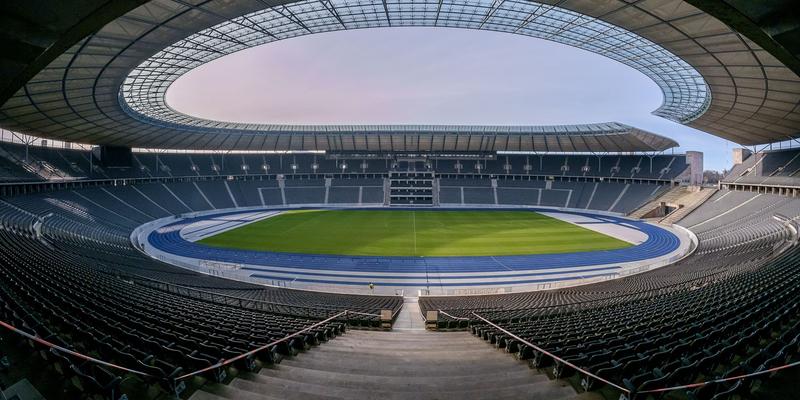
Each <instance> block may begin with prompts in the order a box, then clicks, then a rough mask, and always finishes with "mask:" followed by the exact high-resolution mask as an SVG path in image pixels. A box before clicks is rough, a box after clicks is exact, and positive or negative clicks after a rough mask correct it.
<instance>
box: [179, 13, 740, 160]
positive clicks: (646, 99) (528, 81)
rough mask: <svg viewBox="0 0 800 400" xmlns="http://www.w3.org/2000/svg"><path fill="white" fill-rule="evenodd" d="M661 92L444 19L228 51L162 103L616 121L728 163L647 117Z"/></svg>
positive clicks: (257, 114)
mask: <svg viewBox="0 0 800 400" xmlns="http://www.w3.org/2000/svg"><path fill="white" fill-rule="evenodd" d="M662 100H663V95H662V93H661V90H660V89H659V88H658V86H656V84H655V83H653V81H651V80H650V79H649V78H647V77H646V76H644V75H643V74H641V73H640V72H638V71H636V70H634V69H632V68H630V67H627V66H625V65H623V64H621V63H618V62H616V61H613V60H611V59H608V58H605V57H603V56H600V55H597V54H594V53H591V52H587V51H584V50H580V49H576V48H574V47H570V46H566V45H562V44H558V43H553V42H549V41H546V40H541V39H534V38H530V37H525V36H520V35H512V34H506V33H496V32H486V31H475V30H465V29H448V28H409V27H403V28H374V29H364V30H352V31H339V32H328V33H321V34H315V35H309V36H303V37H299V38H293V39H287V40H282V41H279V42H275V43H270V44H266V45H262V46H258V47H255V48H251V49H248V50H244V51H241V52H238V53H234V54H231V55H228V56H224V57H222V58H219V59H217V60H215V61H212V62H210V63H208V64H206V65H203V66H201V67H199V68H197V69H195V70H192V71H190V72H189V73H187V74H186V75H184V76H182V77H181V78H179V79H178V80H177V81H176V82H175V83H174V84H173V85H172V86H171V87H170V89H169V90H168V91H167V103H168V104H169V105H170V106H172V107H173V108H175V109H176V110H178V111H181V112H183V113H187V114H190V115H194V116H197V117H202V118H209V119H216V120H223V121H235V122H251V123H287V124H478V125H551V124H581V123H593V122H609V121H616V122H621V123H625V124H628V125H631V126H634V127H637V128H640V129H644V130H647V131H650V132H653V133H656V134H659V135H662V136H666V137H669V138H672V139H674V140H676V141H677V142H678V143H680V144H681V147H680V148H677V149H675V151H676V152H683V151H687V150H695V151H702V152H703V153H704V161H705V168H706V169H714V170H721V169H723V168H729V167H730V164H731V152H732V149H734V148H735V147H738V146H737V145H736V144H735V143H733V142H730V141H727V140H724V139H721V138H718V137H716V136H712V135H709V134H707V133H704V132H701V131H698V130H695V129H692V128H689V127H685V126H682V125H680V124H676V123H673V122H670V121H668V120H666V119H663V118H661V117H657V116H654V115H652V114H651V112H652V111H654V110H655V109H656V108H658V107H659V105H660V104H661V102H662Z"/></svg>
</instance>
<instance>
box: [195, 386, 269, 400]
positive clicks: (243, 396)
mask: <svg viewBox="0 0 800 400" xmlns="http://www.w3.org/2000/svg"><path fill="white" fill-rule="evenodd" d="M264 392H265V391H264V390H262V391H261V393H258V392H250V391H246V390H241V389H238V388H236V387H233V386H232V385H222V384H213V385H206V386H203V390H198V391H196V392H194V394H192V396H191V397H189V400H220V399H234V400H282V399H281V397H275V396H271V395H267V394H265V393H264Z"/></svg>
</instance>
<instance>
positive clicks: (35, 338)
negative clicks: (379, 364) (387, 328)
mask: <svg viewBox="0 0 800 400" xmlns="http://www.w3.org/2000/svg"><path fill="white" fill-rule="evenodd" d="M439 311H440V312H441V313H442V314H444V315H447V316H449V317H451V318H455V319H468V318H463V317H453V316H451V315H449V314H447V313H446V312H444V311H441V310H439ZM347 314H356V315H368V316H377V317H380V315H378V314H369V313H363V312H356V311H348V310H344V311H342V312H340V313H338V314H336V315H333V316H331V317H328V318H326V319H324V320H322V321H319V322H317V323H314V324H312V325H309V326H308V327H306V328H303V329H301V330H299V331H297V332H294V333H292V334H290V335H287V336H285V337H283V338H280V339H277V340H274V341H272V342H270V343H268V344H265V345H263V346H261V347H258V348H256V349H253V350H250V351H248V352H246V353H242V354H239V355H238V356H235V357H232V358H229V359H226V360H222V361H220V362H218V363H216V364H214V365H211V366H208V367H206V368H202V369H200V370H197V371H194V372H190V373H188V374H184V375H181V376H178V377H177V378H174V379H172V381H173V383H174V382H177V381H183V380H184V379H187V378H191V377H193V376H196V375H200V374H203V373H205V372H208V371H213V370H215V369H218V368H222V367H225V366H227V365H230V364H232V363H234V362H236V361H239V360H241V359H243V358H246V357H250V356H252V355H254V354H256V353H259V352H262V351H264V350H267V349H269V348H271V347H273V346H276V345H278V344H280V343H283V342H285V341H287V340H290V339H292V338H295V337H297V336H299V335H302V334H303V333H305V332H308V331H310V330H312V329H314V328H316V327H319V326H321V325H325V324H327V323H329V322H331V321H333V320H336V319H339V318H342V317H344V316H346V315H347ZM472 315H474V316H475V317H476V318H478V319H479V320H481V321H483V322H485V323H486V324H488V325H490V326H492V327H493V328H495V329H497V330H499V331H501V332H503V333H505V334H506V335H508V336H509V337H511V338H513V339H514V340H516V341H518V342H520V343H522V344H525V345H526V346H529V347H531V348H533V349H535V350H536V351H539V352H541V353H542V354H545V355H547V356H548V357H551V358H552V359H554V360H556V361H558V362H560V363H562V364H564V365H566V366H568V367H570V368H573V369H574V370H576V371H578V372H580V373H582V374H584V375H586V376H588V377H591V378H594V379H596V380H598V381H600V382H603V383H605V384H607V385H609V386H611V387H613V388H615V389H617V390H619V391H621V392H623V394H624V395H625V398H633V397H634V396H637V395H644V394H656V393H666V392H671V391H674V390H682V389H694V388H698V387H702V386H706V385H710V384H716V383H725V382H732V381H739V380H744V379H748V378H753V377H756V376H761V375H766V374H772V373H775V372H777V371H780V370H784V369H789V368H793V367H796V366H800V361H795V362H793V363H789V364H785V365H781V366H777V367H773V368H768V369H764V370H759V371H756V372H752V373H747V374H742V375H736V376H731V377H726V378H719V379H712V380H709V381H703V382H696V383H690V384H686V385H678V386H670V387H665V388H661V389H649V390H642V391H636V390H631V389H627V388H624V387H622V386H620V385H618V384H616V383H614V382H611V381H609V380H608V379H605V378H602V377H600V376H598V375H595V374H593V373H591V372H589V371H587V370H585V369H583V368H581V367H579V366H577V365H575V364H573V363H571V362H569V361H567V360H565V359H563V358H561V357H558V356H556V355H555V354H553V353H551V352H549V351H547V350H545V349H543V348H541V347H539V346H536V345H535V344H533V343H531V342H529V341H527V340H525V339H523V338H521V337H519V336H517V335H515V334H513V333H511V332H509V331H508V330H506V329H504V328H502V327H500V326H499V325H497V324H495V323H493V322H492V321H489V320H488V319H486V318H484V317H482V316H480V315H479V314H477V313H475V312H472ZM0 326H2V327H3V328H5V329H8V330H10V331H12V332H14V333H16V334H19V335H21V336H23V337H25V338H26V339H29V340H32V341H34V342H36V343H39V344H41V345H43V346H46V347H48V348H51V349H55V350H58V351H60V352H63V353H65V354H69V355H71V356H73V357H77V358H79V359H82V360H85V361H89V362H93V363H96V364H99V365H103V366H106V367H109V368H113V369H116V370H120V371H125V372H128V373H131V374H134V375H139V376H145V377H151V378H159V379H163V378H161V377H157V376H154V375H152V374H150V373H147V372H143V371H138V370H135V369H130V368H127V367H124V366H121V365H117V364H113V363H110V362H107V361H103V360H100V359H97V358H94V357H91V356H87V355H85V354H81V353H78V352H76V351H72V350H70V349H67V348H64V347H62V346H59V345H56V344H53V343H51V342H49V341H47V340H45V339H42V338H40V337H38V336H36V335H33V334H30V333H28V332H25V331H23V330H20V329H18V328H16V327H14V326H13V325H11V324H8V323H6V322H5V321H0Z"/></svg>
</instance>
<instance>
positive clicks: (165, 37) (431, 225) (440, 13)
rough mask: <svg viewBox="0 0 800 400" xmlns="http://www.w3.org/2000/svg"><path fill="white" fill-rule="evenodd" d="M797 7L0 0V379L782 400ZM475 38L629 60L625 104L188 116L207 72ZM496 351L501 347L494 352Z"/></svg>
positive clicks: (796, 166) (798, 125)
mask: <svg viewBox="0 0 800 400" xmlns="http://www.w3.org/2000/svg"><path fill="white" fill-rule="evenodd" d="M796 8H797V7H796V5H795V4H794V3H793V2H790V1H763V2H753V1H746V0H685V1H684V0H641V1H623V0H597V1H590V0H568V1H557V2H556V1H545V2H533V1H523V0H477V1H464V0H437V1H433V0H419V1H405V0H381V1H376V0H348V1H343V0H279V1H262V0H242V1H223V0H205V1H200V0H196V1H195V0H150V1H147V0H103V1H101V0H84V1H80V2H63V1H48V0H37V1H6V2H3V3H2V4H0V21H2V23H0V33H1V34H0V43H2V45H3V46H2V47H0V48H2V50H3V51H2V52H0V128H2V130H0V278H1V279H0V394H2V396H0V398H3V399H6V398H8V399H40V398H47V399H90V398H91V399H97V398H103V399H113V400H117V399H124V398H129V399H156V398H183V399H194V400H198V399H199V400H203V399H334V398H335V399H354V398H376V399H377V398H381V399H382V398H391V399H449V398H453V399H456V398H457V399H500V398H503V399H506V398H507V399H517V398H519V399H522V398H526V399H529V398H536V399H604V398H620V399H634V398H635V399H656V398H662V397H666V398H688V399H727V398H735V399H742V398H754V399H760V398H770V399H772V398H795V397H796V394H795V392H794V390H793V389H794V388H793V387H792V386H793V382H796V378H797V376H798V371H800V369H798V368H796V366H797V365H798V364H800V348H798V343H800V319H799V318H798V315H799V314H798V313H799V312H800V270H798V268H797V264H798V260H800V247H798V238H800V234H798V232H800V225H798V222H797V221H798V219H799V218H800V200H797V196H798V190H799V189H800V151H799V150H797V149H796V147H795V146H794V144H795V143H796V142H797V140H798V137H800V77H799V76H798V74H799V73H800V59H798V54H800V45H799V44H798V39H797V38H798V37H800V36H799V35H800V33H799V31H798V27H799V26H800V17H798V15H797V12H796ZM402 26H417V27H442V28H464V29H473V30H484V31H494V32H505V33H509V34H516V35H523V36H529V37H533V38H539V39H545V40H549V41H552V42H556V43H561V44H564V45H569V46H573V47H576V48H579V49H583V50H587V51H590V52H593V53H596V54H599V55H601V56H605V57H608V58H610V59H612V60H615V61H618V62H620V63H622V64H625V65H627V66H629V67H631V68H633V69H635V70H637V71H639V72H641V73H642V74H644V75H645V76H647V77H648V78H650V79H651V80H652V81H653V82H654V83H655V84H656V85H657V86H658V87H659V88H660V89H661V91H662V93H663V102H662V104H661V105H660V107H658V109H656V110H654V111H653V114H655V115H657V116H659V117H662V118H665V119H667V120H670V121H673V122H676V123H679V124H683V125H686V126H689V127H693V128H696V129H698V130H701V131H704V132H707V133H710V134H713V135H716V136H718V137H720V138H724V139H727V140H729V141H732V142H734V143H737V144H738V145H740V146H742V147H740V148H737V149H735V150H734V155H733V159H734V165H733V166H731V169H730V171H728V172H727V173H726V174H725V175H724V176H723V177H722V178H721V179H719V182H708V179H707V176H704V170H703V153H702V152H700V151H699V150H702V149H694V150H698V151H691V150H690V151H685V152H683V153H681V152H678V151H676V148H678V147H679V144H678V143H677V142H676V141H675V140H673V139H671V138H669V137H666V135H664V134H663V133H653V132H648V131H647V130H643V129H639V128H637V127H633V126H629V125H626V124H622V123H618V122H597V123H589V124H574V125H558V126H544V125H542V126H514V125H499V126H491V125H281V124H250V123H240V122H224V121H216V120H210V119H203V118H198V117H195V116H192V115H187V114H184V113H181V112H179V111H177V110H175V109H174V108H173V107H171V106H170V105H169V104H168V103H167V100H166V93H167V90H168V89H169V88H170V86H171V85H172V83H173V82H175V81H176V80H177V79H178V78H180V77H181V76H183V75H185V74H186V73H188V72H189V71H192V70H193V69H195V68H197V67H200V66H202V65H204V64H206V63H208V62H210V61H213V60H216V59H219V58H221V57H225V56H227V55H229V54H233V53H236V52H239V51H242V50H245V49H249V48H252V47H255V46H260V45H265V44H268V43H272V42H276V41H279V40H283V39H290V38H294V37H299V36H303V35H312V34H316V33H322V32H330V31H335V30H350V29H365V28H390V27H402ZM506 353H511V354H506Z"/></svg>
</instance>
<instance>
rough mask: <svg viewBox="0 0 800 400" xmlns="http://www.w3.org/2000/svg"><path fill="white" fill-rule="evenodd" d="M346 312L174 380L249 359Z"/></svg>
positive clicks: (344, 312) (345, 312) (344, 313)
mask: <svg viewBox="0 0 800 400" xmlns="http://www.w3.org/2000/svg"><path fill="white" fill-rule="evenodd" d="M347 312H348V311H347V310H345V311H342V312H340V313H338V314H336V315H334V316H332V317H329V318H327V319H324V320H322V321H320V322H317V323H316V324H314V325H311V326H308V327H306V328H304V329H301V330H299V331H297V332H295V333H292V334H290V335H287V336H285V337H283V338H281V339H278V340H275V341H273V342H271V343H268V344H265V345H263V346H261V347H259V348H257V349H253V350H250V351H248V352H246V353H242V354H239V355H238V356H236V357H233V358H229V359H227V360H222V361H220V362H218V363H216V364H214V365H212V366H209V367H206V368H203V369H200V370H197V371H195V372H190V373H188V374H185V375H181V376H179V377H177V378H175V380H176V381H180V380H183V379H186V378H189V377H192V376H195V375H199V374H202V373H204V372H208V371H211V370H214V369H217V368H220V367H224V366H226V365H228V364H231V363H233V362H235V361H238V360H241V359H242V358H245V357H249V356H251V355H253V354H255V353H258V352H261V351H264V350H266V349H268V348H270V347H272V346H275V345H277V344H279V343H283V342H285V341H287V340H289V339H292V338H294V337H296V336H298V335H300V334H302V333H304V332H307V331H309V330H311V329H314V328H316V327H318V326H320V325H323V324H326V323H328V322H330V321H331V320H334V319H336V318H339V317H343V316H345V315H346V314H347Z"/></svg>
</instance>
